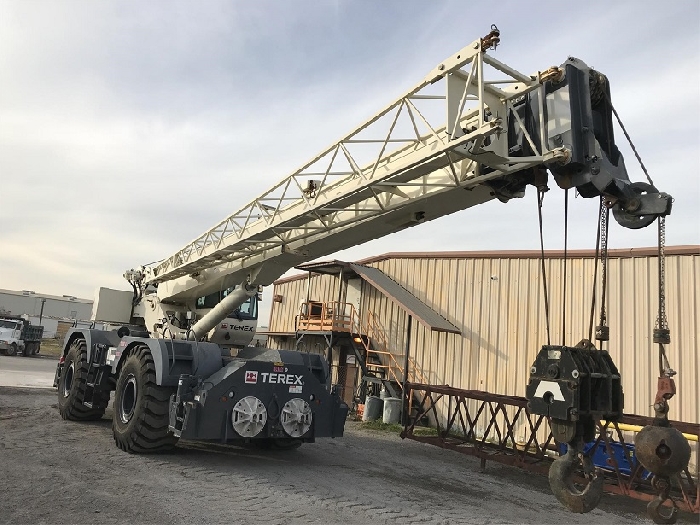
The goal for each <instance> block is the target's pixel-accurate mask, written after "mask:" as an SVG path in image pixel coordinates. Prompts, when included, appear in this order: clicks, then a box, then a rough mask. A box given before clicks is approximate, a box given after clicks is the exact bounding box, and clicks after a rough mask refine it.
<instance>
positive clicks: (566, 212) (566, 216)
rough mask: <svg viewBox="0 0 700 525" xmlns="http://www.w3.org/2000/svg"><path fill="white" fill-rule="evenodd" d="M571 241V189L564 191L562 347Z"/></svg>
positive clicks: (564, 332)
mask: <svg viewBox="0 0 700 525" xmlns="http://www.w3.org/2000/svg"><path fill="white" fill-rule="evenodd" d="M568 241H569V189H568V188H567V189H566V190H564V278H563V281H564V283H563V285H564V289H563V291H562V301H561V302H562V307H561V345H562V346H566V267H567V264H566V262H567V260H566V257H567V247H568Z"/></svg>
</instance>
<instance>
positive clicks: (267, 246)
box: [55, 27, 671, 510]
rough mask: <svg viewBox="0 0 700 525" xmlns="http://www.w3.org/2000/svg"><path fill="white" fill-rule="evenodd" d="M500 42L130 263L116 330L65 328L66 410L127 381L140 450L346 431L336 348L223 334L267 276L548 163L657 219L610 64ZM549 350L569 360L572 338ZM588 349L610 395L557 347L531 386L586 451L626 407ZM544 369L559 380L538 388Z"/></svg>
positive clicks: (92, 410)
mask: <svg viewBox="0 0 700 525" xmlns="http://www.w3.org/2000/svg"><path fill="white" fill-rule="evenodd" d="M499 40H500V35H499V32H498V30H497V29H496V28H495V27H494V28H492V31H491V32H490V33H489V34H488V35H487V36H485V37H484V38H481V39H478V40H476V41H474V42H472V43H471V44H469V45H468V46H466V47H465V48H463V49H461V50H460V51H458V52H457V53H455V54H454V55H452V56H450V57H449V58H447V59H446V60H444V61H443V62H441V63H440V64H438V65H437V66H436V67H435V68H434V69H433V70H432V71H430V73H429V74H428V75H427V76H426V77H425V78H423V79H422V80H420V81H419V82H418V83H417V84H416V85H415V86H414V87H413V88H411V89H410V90H409V91H407V92H406V93H405V94H404V95H402V96H400V97H399V98H398V99H396V100H395V101H393V102H391V103H390V104H389V105H387V106H386V107H385V108H384V109H382V110H381V111H380V112H379V113H377V114H376V115H375V116H373V117H372V118H370V119H369V120H367V121H366V122H364V123H363V124H361V125H360V126H358V127H357V128H356V129H354V130H353V131H351V132H350V133H348V134H347V135H345V136H344V137H343V138H341V139H340V140H338V141H337V142H335V143H333V144H331V145H330V146H329V147H328V148H326V149H325V150H323V151H322V152H321V153H319V154H318V155H316V156H314V157H313V158H312V159H311V160H310V161H309V162H307V163H306V164H304V165H303V166H302V167H301V168H299V169H298V170H296V171H294V172H293V173H292V174H291V175H289V176H287V177H285V178H284V179H282V180H281V181H280V182H279V183H277V184H276V185H274V186H273V187H272V188H270V189H269V190H267V191H265V192H264V193H262V194H261V195H260V196H259V197H257V198H255V199H254V200H253V201H251V202H250V203H248V204H247V205H246V206H244V207H242V208H241V209H239V210H237V211H236V212H235V213H233V214H231V215H230V216H228V217H227V218H225V219H224V220H223V221H221V222H220V223H218V224H217V225H215V226H214V227H213V228H211V229H210V230H208V231H206V232H205V233H204V234H202V235H201V236H199V237H197V238H196V239H194V240H193V241H191V242H189V243H188V244H187V245H185V246H184V247H183V248H182V249H180V250H178V251H177V252H176V253H174V254H173V255H171V256H170V257H168V258H166V259H163V260H162V261H160V262H158V263H154V264H150V265H146V266H143V267H140V268H138V269H132V270H129V271H127V272H126V273H125V274H124V276H125V278H126V279H127V280H128V281H129V283H130V284H131V285H132V288H133V290H132V292H118V291H114V290H106V289H102V290H101V291H100V293H99V294H98V299H97V301H96V304H95V306H94V310H93V314H94V318H95V319H98V320H102V321H109V322H110V323H111V324H112V325H113V327H114V330H109V331H108V330H96V329H92V330H84V329H74V330H72V331H71V332H69V333H68V334H67V336H66V340H65V343H64V350H63V357H62V358H61V361H60V363H59V365H58V367H57V371H56V381H55V384H56V386H57V387H58V401H59V411H60V413H61V415H62V416H63V417H64V418H66V419H73V420H84V419H93V418H99V417H102V415H103V414H104V411H105V407H106V406H107V403H108V401H109V398H110V393H111V392H112V391H114V415H113V433H114V439H115V441H116V443H117V445H118V446H119V447H120V448H122V449H123V450H126V451H130V452H150V451H156V450H162V449H164V448H168V447H172V446H173V445H174V444H175V443H176V441H177V439H178V438H183V439H192V440H210V441H218V442H224V443H244V442H247V443H255V442H259V443H266V444H272V445H277V446H280V447H292V446H296V445H298V444H299V443H301V442H304V441H313V440H314V439H315V438H317V437H329V436H330V437H333V436H341V435H342V434H343V428H344V421H345V418H346V414H347V410H348V408H347V406H346V405H345V404H343V403H342V402H341V400H340V398H339V396H338V395H337V393H336V392H335V391H334V390H333V389H332V388H331V385H330V379H329V367H328V363H327V362H326V361H325V359H324V358H323V357H322V356H317V355H309V354H303V353H297V352H292V351H281V350H279V351H278V350H268V349H255V348H244V349H241V350H239V351H238V352H237V353H236V352H233V354H235V355H229V354H230V352H229V350H230V348H229V347H230V346H231V345H227V344H226V340H225V339H224V340H218V343H220V344H216V343H214V342H212V341H211V337H210V336H211V334H212V333H213V332H212V330H214V329H215V328H216V327H219V326H220V325H221V324H222V323H226V319H227V318H228V316H230V315H231V313H232V312H235V311H236V309H237V308H239V307H240V306H241V305H242V304H244V303H245V302H246V301H249V298H252V297H255V296H256V294H257V292H258V289H259V287H260V286H265V285H269V284H271V283H272V282H273V281H274V280H276V279H277V278H279V277H280V276H281V275H282V274H283V273H284V272H286V271H287V270H288V269H290V268H292V267H294V266H295V265H298V264H299V263H301V262H304V261H309V260H313V259H316V258H318V257H321V256H324V255H328V254H331V253H334V252H336V251H338V250H341V249H344V248H348V247H350V246H355V245H358V244H360V243H363V242H366V241H368V240H371V239H376V238H379V237H382V236H384V235H388V234H390V233H394V232H397V231H400V230H402V229H404V228H407V227H411V226H414V225H417V224H420V223H422V222H425V221H430V220H433V219H436V218H438V217H441V216H444V215H447V214H450V213H453V212H456V211H458V210H464V209H466V208H470V207H473V206H477V205H479V204H482V203H485V202H487V201H491V200H493V199H499V200H501V201H503V202H507V201H508V200H509V199H512V198H516V197H522V196H523V195H524V193H525V189H526V187H527V186H528V185H533V186H536V187H538V188H539V189H542V188H544V187H545V185H546V182H547V177H548V175H547V172H549V173H551V174H552V176H553V178H554V180H555V181H556V183H557V185H558V186H559V187H561V188H563V189H567V190H568V189H569V188H575V189H576V190H577V191H578V192H579V193H580V194H581V195H582V196H583V197H601V196H603V197H604V199H605V202H606V203H607V204H608V205H609V207H610V208H611V209H612V211H613V215H614V217H615V219H616V220H617V221H618V222H619V223H620V224H621V225H622V226H625V227H628V228H640V227H644V226H647V225H649V224H651V223H652V222H653V221H654V220H655V219H657V218H658V217H663V216H665V215H667V214H668V213H670V210H671V197H670V196H669V195H667V194H665V193H660V192H659V191H658V190H656V188H654V187H653V186H652V185H650V184H645V183H633V182H631V181H630V179H629V177H628V174H627V171H626V169H625V164H624V162H623V158H622V155H621V154H620V152H619V151H618V149H617V147H616V145H615V141H614V136H613V128H612V125H613V121H612V113H611V109H612V106H611V102H610V91H609V85H608V82H607V79H606V77H605V76H604V75H602V74H600V73H598V72H596V71H594V70H593V69H591V68H589V67H588V66H587V65H586V64H585V63H584V62H582V61H581V60H579V59H576V58H573V57H569V58H568V59H567V60H566V61H565V62H564V63H563V64H562V65H561V66H557V67H551V68H549V69H546V70H544V71H540V72H537V73H535V74H532V75H529V74H523V73H521V72H519V71H517V70H515V69H513V68H512V67H510V66H508V65H506V64H504V63H502V62H500V61H499V60H497V59H495V58H494V57H493V56H491V55H490V54H488V53H487V52H486V51H487V50H488V49H490V48H494V49H495V47H496V46H497V45H498V43H499ZM436 115H437V117H436ZM224 292H225V293H224ZM203 298H209V299H208V302H207V301H206V300H204V299H203ZM198 301H199V306H198ZM204 303H206V307H207V308H205V309H202V307H203V306H205V304H204ZM550 350H552V352H553V353H550V354H548V355H549V357H550V358H551V359H552V360H555V361H556V360H557V359H564V358H566V357H567V355H568V354H570V353H571V352H570V350H571V349H569V350H567V349H566V348H565V347H558V348H556V349H554V348H552V349H550ZM555 350H556V351H555ZM557 351H558V352H559V353H558V354H557V353H556V352H557ZM576 351H577V352H578V354H576V356H577V358H581V355H582V354H585V356H584V357H583V359H589V358H590V357H591V356H592V355H594V356H597V361H596V359H593V361H591V364H590V367H589V369H587V370H588V372H590V373H593V374H597V376H596V377H598V378H600V377H603V376H604V378H605V379H606V380H608V381H609V382H613V383H614V389H613V390H610V391H609V392H608V395H607V398H606V399H598V404H595V406H592V407H591V408H590V410H589V411H588V412H585V411H583V410H578V409H576V410H574V409H573V407H574V404H575V403H580V400H581V399H584V398H585V396H587V395H588V396H590V395H591V394H590V392H588V393H587V392H583V391H582V390H581V388H583V387H577V386H576V384H577V383H576V381H572V380H571V378H569V379H570V380H569V382H568V383H567V385H568V387H570V388H572V389H574V390H575V391H576V399H575V400H573V401H572V400H570V399H569V398H567V399H565V400H564V399H560V397H561V396H559V395H556V392H554V394H553V391H554V390H555V387H553V386H551V384H555V386H556V382H557V381H558V379H561V378H559V377H558V376H557V375H556V374H555V375H554V377H552V376H548V375H547V374H548V373H550V374H551V373H552V371H553V370H554V368H553V367H552V366H550V365H551V363H548V362H544V364H543V366H544V371H543V375H542V377H540V375H539V371H538V370H537V367H536V366H533V370H532V375H531V385H530V386H529V387H528V388H529V389H530V388H531V389H532V393H531V394H532V395H531V396H530V398H531V399H532V405H533V410H537V409H538V408H539V409H541V410H549V409H550V408H549V407H555V408H556V409H557V413H556V416H555V417H556V418H559V419H558V420H557V421H559V422H560V426H561V428H563V429H564V430H563V431H562V433H563V434H566V435H567V439H565V441H568V442H569V443H570V444H571V445H572V447H573V448H574V450H575V445H576V443H577V442H578V441H579V440H580V437H581V435H582V432H584V430H586V429H587V428H588V427H586V428H585V429H584V428H583V426H582V424H580V423H579V421H580V420H581V419H582V418H585V417H587V418H589V419H591V420H592V418H594V417H595V418H614V417H616V415H617V414H620V413H621V412H622V392H621V388H620V387H619V374H617V370H615V369H614V365H612V366H607V365H609V364H612V361H611V360H610V357H609V355H608V354H607V352H604V351H602V350H601V351H598V350H595V349H590V348H588V349H581V350H580V351H579V350H576ZM567 352H568V354H567ZM545 357H546V356H545ZM545 361H546V358H545ZM603 365H605V366H603ZM596 367H598V368H596ZM606 367H607V368H606ZM547 371H549V372H547ZM584 372H585V371H584V370H581V373H582V374H583V373H584ZM576 373H578V372H576ZM605 374H607V375H605ZM613 376H614V377H613ZM542 381H544V382H545V383H546V381H549V383H546V384H545V385H544V387H543V388H538V385H539V383H540V382H542ZM581 384H583V383H581ZM606 384H607V383H606ZM613 394H614V399H612V398H611V396H613ZM603 397H605V396H603ZM554 401H556V402H557V404H554V405H552V402H554ZM567 403H568V405H567ZM572 403H573V404H572ZM584 426H585V425H584ZM569 431H570V432H569ZM567 432H568V434H567ZM570 463H571V462H569V463H567V469H564V470H565V471H566V472H565V474H566V475H568V474H569V473H570V472H569V470H570V469H569V466H570ZM572 490H573V489H572ZM558 497H559V496H558ZM572 497H574V498H580V497H582V496H580V495H576V494H573V495H572ZM583 497H585V498H589V499H590V497H589V495H585V496H583ZM560 499H561V498H560ZM588 506H589V507H590V505H588ZM584 510H590V509H588V508H587V509H584Z"/></svg>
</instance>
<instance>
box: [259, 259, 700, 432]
mask: <svg viewBox="0 0 700 525" xmlns="http://www.w3.org/2000/svg"><path fill="white" fill-rule="evenodd" d="M666 254H667V259H666V272H667V285H666V286H667V292H666V295H667V314H668V321H669V328H670V330H671V344H670V345H669V346H668V348H667V351H668V352H669V359H670V362H671V366H672V367H673V368H675V369H676V370H677V371H678V375H677V376H676V383H677V386H678V394H677V395H676V397H675V398H674V399H673V401H672V403H671V414H670V417H671V418H672V419H676V420H682V421H685V422H688V423H698V422H700V404H699V403H698V398H699V397H700V396H699V394H698V392H699V388H700V359H699V357H698V355H699V352H698V350H699V347H698V338H697V335H698V333H700V322H699V320H698V319H699V317H700V311H699V310H700V303H699V302H698V290H699V289H700V246H676V247H670V248H667V250H666ZM594 255H595V254H594V253H593V252H592V251H569V254H568V262H567V271H568V275H569V278H568V287H567V291H566V304H563V301H562V299H563V295H564V294H563V287H562V276H563V268H564V262H563V261H564V259H563V253H562V252H557V251H551V252H546V254H545V266H546V273H547V279H548V284H549V303H550V311H551V315H550V324H551V326H550V333H551V340H552V344H562V343H564V344H568V345H575V344H576V343H577V342H578V341H579V340H581V339H583V338H588V337H589V325H590V312H591V299H592V297H591V295H592V290H593V279H594V276H595V274H596V272H595V271H594V265H595V258H594ZM609 255H610V260H609V268H608V279H609V284H608V295H607V300H606V305H607V316H608V324H609V326H610V334H611V337H610V341H609V346H608V349H609V351H610V353H611V355H612V357H613V359H614V361H615V363H616V364H617V366H618V368H619V370H620V373H621V375H622V382H623V388H624V392H625V412H626V413H634V414H639V415H644V416H651V415H653V411H652V409H651V404H652V402H653V399H654V394H655V392H656V379H657V376H658V366H657V353H656V348H655V347H654V345H653V344H652V330H653V328H654V324H655V320H656V315H657V308H658V297H657V262H658V258H657V251H656V249H655V248H648V249H647V248H635V249H623V250H611V251H610V254H609ZM364 267H368V268H371V269H376V270H379V272H376V270H375V271H374V272H375V274H376V275H374V276H372V275H369V274H371V273H372V270H370V271H363V270H362V268H364ZM298 268H299V269H303V270H306V271H307V273H305V274H301V275H298V276H294V277H289V278H285V279H281V280H279V281H277V282H276V283H275V285H274V292H273V299H272V301H273V305H272V311H271V314H270V323H269V331H268V332H267V335H268V345H269V346H271V347H272V348H287V349H294V348H298V349H299V350H302V351H309V352H317V353H328V348H329V346H331V347H332V351H331V352H330V354H331V357H332V361H333V366H334V368H335V379H334V380H335V381H336V382H337V383H339V384H341V386H343V387H344V388H345V390H346V395H345V397H346V399H348V400H350V399H349V398H351V397H352V392H353V389H355V388H356V387H357V386H358V385H359V381H360V378H361V375H362V373H361V371H360V370H359V366H358V365H359V364H358V363H357V362H356V360H355V359H354V358H353V356H352V352H351V351H349V349H348V347H347V345H348V342H347V340H343V339H341V338H340V337H339V336H340V335H342V331H343V330H342V326H341V325H342V323H355V324H356V326H357V327H358V328H360V329H361V330H364V331H365V333H366V335H367V338H368V339H372V340H373V341H374V347H375V349H378V348H380V350H377V355H376V360H377V361H379V362H380V363H383V365H382V366H384V367H385V370H386V371H387V372H388V373H392V369H393V372H394V373H396V374H397V375H401V374H402V373H403V372H402V371H403V369H404V367H403V366H402V364H403V363H404V362H405V361H406V349H407V350H408V356H409V361H410V362H409V366H408V370H409V375H410V376H411V378H413V379H409V380H419V381H417V382H426V383H429V384H433V385H451V386H453V387H456V388H462V389H474V390H483V391H488V392H492V393H497V394H506V395H517V396H523V395H524V393H525V386H526V384H527V381H528V373H529V367H530V365H531V364H532V362H533V360H534V358H535V356H536V354H537V352H538V350H539V349H540V347H541V346H542V345H543V344H546V342H547V341H546V337H547V336H546V323H545V315H544V301H543V292H542V282H541V272H540V252H538V251H518V252H513V251H511V252H505V251H503V252H445V253H388V254H385V255H381V256H378V257H373V258H370V259H366V260H363V261H360V262H359V263H358V264H354V265H353V264H350V263H345V262H340V261H332V262H329V263H309V264H306V265H302V266H299V267H298ZM358 270H359V272H358ZM379 274H382V275H384V276H385V277H386V278H387V280H388V281H392V282H393V283H394V284H395V285H398V288H399V289H400V290H403V292H401V291H400V290H399V291H398V292H397V291H396V290H394V291H391V290H387V286H389V285H387V283H386V282H382V283H377V282H376V281H377V275H379ZM597 288H598V289H599V288H600V286H598V287H597ZM406 296H412V297H413V298H414V299H416V300H417V301H418V304H415V303H414V304H412V305H407V304H406V301H407V297H406ZM409 302H410V301H409ZM599 304H600V298H599V297H598V298H597V305H596V314H595V315H596V317H597V316H598V313H597V310H598V308H599ZM304 305H306V306H304ZM314 308H316V309H317V311H316V314H318V315H311V314H313V313H314V312H311V310H310V309H314ZM564 310H565V311H566V325H565V327H563V324H562V316H561V313H562V312H563V311H564ZM433 315H437V316H438V317H440V318H441V319H442V321H443V323H440V322H439V321H436V319H435V318H434V317H431V318H430V319H428V317H430V316H433ZM409 318H410V319H411V320H412V324H411V325H410V329H409ZM310 323H311V324H310ZM313 323H316V324H315V325H313ZM318 323H322V324H318ZM324 323H325V324H324ZM595 324H597V319H594V325H595ZM437 325H441V326H437ZM450 327H453V328H454V330H453V329H450ZM334 334H335V338H336V339H335V340H332V338H333V337H334Z"/></svg>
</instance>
